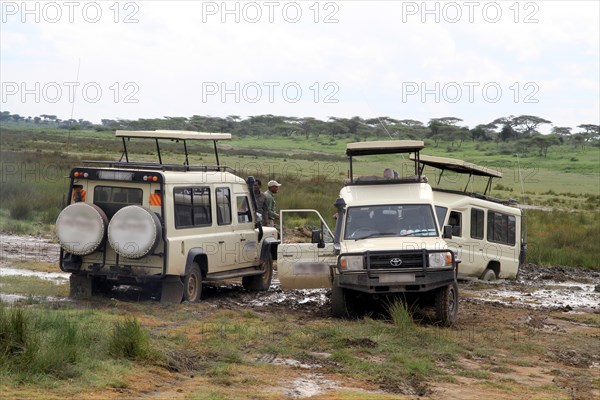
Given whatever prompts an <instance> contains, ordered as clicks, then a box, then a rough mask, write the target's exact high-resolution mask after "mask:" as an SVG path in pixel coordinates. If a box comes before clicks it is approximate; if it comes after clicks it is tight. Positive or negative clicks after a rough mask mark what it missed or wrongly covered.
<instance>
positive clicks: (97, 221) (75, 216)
mask: <svg viewBox="0 0 600 400" xmlns="http://www.w3.org/2000/svg"><path fill="white" fill-rule="evenodd" d="M107 225H108V218H107V217H106V214H105V213H104V211H102V209H101V208H100V207H98V206H97V205H95V204H87V203H74V204H71V205H69V206H67V207H66V208H65V209H64V210H62V211H61V212H60V214H59V215H58V218H57V219H56V235H57V236H58V241H59V242H60V247H62V248H63V249H64V250H65V251H66V252H68V253H72V254H75V255H78V256H85V255H88V254H91V253H93V252H94V251H96V249H97V248H98V247H100V244H102V242H103V241H104V237H105V233H106V226H107Z"/></svg>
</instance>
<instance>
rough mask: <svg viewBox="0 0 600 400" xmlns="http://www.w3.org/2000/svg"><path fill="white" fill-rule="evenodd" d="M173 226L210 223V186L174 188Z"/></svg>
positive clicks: (189, 226) (187, 226)
mask: <svg viewBox="0 0 600 400" xmlns="http://www.w3.org/2000/svg"><path fill="white" fill-rule="evenodd" d="M173 201H174V203H175V228H178V229H179V228H191V227H197V226H209V225H211V224H212V218H211V212H210V188H208V187H194V188H189V187H186V188H175V189H173Z"/></svg>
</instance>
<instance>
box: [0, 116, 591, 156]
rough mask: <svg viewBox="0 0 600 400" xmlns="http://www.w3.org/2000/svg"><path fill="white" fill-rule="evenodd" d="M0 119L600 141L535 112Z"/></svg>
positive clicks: (523, 144) (307, 134) (457, 141)
mask: <svg viewBox="0 0 600 400" xmlns="http://www.w3.org/2000/svg"><path fill="white" fill-rule="evenodd" d="M0 121H12V122H16V123H27V124H33V125H37V126H53V127H57V128H63V129H94V130H97V131H111V130H117V129H127V130H155V129H174V130H190V131H202V132H228V133H232V134H233V135H234V136H289V137H294V136H299V137H304V138H306V139H309V138H321V137H323V136H325V137H329V138H330V140H335V139H342V138H351V139H353V140H357V141H360V140H365V139H366V138H380V139H385V138H388V139H389V138H394V139H417V140H424V139H428V140H430V141H433V142H434V143H435V146H437V145H438V143H439V142H440V141H442V142H450V143H451V146H452V147H455V146H456V147H457V148H460V147H461V145H462V143H463V142H464V141H467V140H469V141H474V142H485V141H494V142H509V143H512V144H513V145H514V146H516V147H517V149H518V150H519V151H520V152H523V153H527V152H528V151H529V149H530V147H535V148H537V149H538V151H539V153H540V154H541V155H544V156H545V155H546V154H547V152H548V149H549V148H550V147H551V146H555V145H559V144H563V143H570V144H573V145H575V146H581V147H583V146H586V145H594V146H599V145H600V130H599V126H598V125H596V124H581V125H577V127H576V128H577V131H573V128H571V127H563V126H554V127H552V130H551V133H550V134H548V135H542V134H540V132H539V128H540V127H541V126H543V125H547V124H552V122H551V121H549V120H547V119H544V118H541V117H537V116H534V115H519V116H514V115H509V116H507V117H500V118H497V119H495V120H493V121H491V122H489V123H486V124H479V125H477V126H475V127H474V128H469V127H467V126H461V122H463V120H462V119H460V118H456V117H442V118H432V119H430V120H429V121H428V122H427V123H426V124H425V123H423V122H421V121H417V120H414V119H395V118H391V117H387V116H384V117H376V118H367V119H364V118H361V117H358V116H355V117H352V118H337V117H329V118H328V119H327V120H325V121H323V120H320V119H317V118H312V117H303V118H298V117H286V116H280V115H272V114H266V115H258V116H250V117H247V118H242V117H240V116H238V115H229V116H227V117H224V118H221V117H212V116H202V115H193V116H191V117H164V118H150V119H145V118H140V119H137V120H124V119H116V120H113V119H102V120H101V123H100V124H93V123H91V122H89V121H86V120H82V119H79V120H74V119H69V120H61V119H59V118H57V117H56V116H55V115H46V114H43V115H40V116H37V117H33V118H31V117H27V118H23V117H21V116H20V115H18V114H11V113H10V112H9V111H3V112H1V113H0Z"/></svg>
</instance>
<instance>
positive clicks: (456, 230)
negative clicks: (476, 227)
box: [448, 211, 462, 237]
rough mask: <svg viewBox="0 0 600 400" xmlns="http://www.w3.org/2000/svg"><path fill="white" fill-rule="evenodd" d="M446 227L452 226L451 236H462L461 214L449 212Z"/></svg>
mask: <svg viewBox="0 0 600 400" xmlns="http://www.w3.org/2000/svg"><path fill="white" fill-rule="evenodd" d="M448 225H452V236H458V237H461V236H462V213H461V212H458V211H452V212H450V217H448Z"/></svg>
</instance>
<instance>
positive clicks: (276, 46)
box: [0, 1, 600, 132]
mask: <svg viewBox="0 0 600 400" xmlns="http://www.w3.org/2000/svg"><path fill="white" fill-rule="evenodd" d="M0 4H1V8H2V10H1V11H2V25H1V34H0V38H1V43H0V44H1V53H0V55H1V60H0V61H1V77H0V78H1V83H2V95H1V97H2V99H1V102H2V103H1V108H2V111H10V112H11V113H18V114H20V115H22V116H36V115H40V114H54V115H57V116H58V117H59V118H61V119H69V118H71V116H72V117H73V118H75V119H79V118H83V119H87V120H90V121H92V122H100V119H102V118H108V119H117V118H121V119H137V118H155V117H164V116H171V117H175V116H185V117H189V116H192V115H194V114H198V115H212V116H221V117H225V116H228V115H238V116H240V117H247V116H251V115H260V114H276V115H286V116H296V117H307V116H312V117H316V118H320V119H327V118H328V117H330V116H336V117H352V116H355V115H358V116H361V117H363V118H369V117H376V116H389V117H392V118H398V119H416V120H419V121H422V122H423V123H427V122H428V121H429V119H431V118H438V117H446V116H452V117H458V118H461V119H463V120H464V122H463V123H462V124H463V125H467V126H469V127H474V126H475V125H477V124H479V123H488V122H490V121H492V120H493V119H495V118H497V117H502V116H508V115H521V114H528V115H536V116H540V117H543V118H546V119H548V120H550V121H552V122H553V125H554V126H570V127H573V128H575V126H577V125H579V124H584V123H592V124H598V123H599V120H600V116H599V113H600V111H599V110H600V72H599V71H600V55H599V49H600V31H599V29H600V28H599V27H600V21H599V16H600V9H599V4H600V2H598V1H583V2H573V1H535V2H526V1H521V2H515V1H507V2H485V1H465V2H462V1H458V2H433V1H429V2H422V1H418V2H400V1H397V2H396V1H393V2H392V1H382V2H376V1H337V2H326V1H323V2H316V1H299V2H286V1H265V2H261V1H258V2H234V1H230V2H226V3H224V2H221V1H218V2H210V1H209V2H192V1H187V2H185V1H184V2H173V1H169V2H167V1H153V2H145V1H135V2H118V3H116V2H114V1H108V2H77V1H72V2H61V1H58V2H28V3H23V2H21V1H17V2H11V1H3V2H2V3H0ZM24 4H25V5H24ZM549 128H550V126H547V127H546V128H544V131H546V132H547V131H548V130H549ZM574 130H575V131H577V130H578V129H574Z"/></svg>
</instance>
